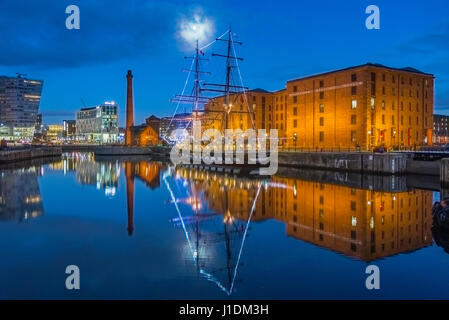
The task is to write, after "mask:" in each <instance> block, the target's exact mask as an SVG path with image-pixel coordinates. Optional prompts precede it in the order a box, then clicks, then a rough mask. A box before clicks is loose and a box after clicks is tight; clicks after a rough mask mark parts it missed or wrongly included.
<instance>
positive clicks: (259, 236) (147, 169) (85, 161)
mask: <svg viewBox="0 0 449 320" xmlns="http://www.w3.org/2000/svg"><path fill="white" fill-rule="evenodd" d="M128 160H130V161H128V162H123V161H122V160H119V159H103V160H101V161H98V162H95V161H94V160H93V157H92V155H89V154H70V155H65V156H64V160H63V161H56V162H51V163H47V164H40V163H30V164H25V165H24V166H23V167H20V166H15V167H10V168H7V169H1V170H0V298H2V299H13V298H14V299H15V298H32V299H36V298H37V299H46V298H58V299H59V298H62V299H74V298H75V299H78V298H88V299H90V298H101V299H103V298H119V299H131V298H139V299H228V298H233V299H265V298H269V299H302V298H313V299H314V298H339V299H341V298H343V299H346V298H356V299H357V298H364V299H365V298H368V299H378V298H401V299H402V298H405V299H408V298H424V299H427V298H446V299H447V298H449V255H448V254H447V253H446V252H445V249H444V245H445V244H446V247H449V240H446V239H449V235H448V236H446V234H445V233H444V232H443V233H442V232H440V231H439V230H433V229H432V216H431V207H432V203H433V201H434V200H435V199H436V198H438V197H439V194H438V193H435V192H433V191H432V190H419V189H413V188H411V187H410V186H408V184H407V180H406V179H405V178H373V177H360V176H353V175H352V176H351V175H345V174H337V173H329V172H327V173H326V172H325V173H323V172H321V173H315V172H311V171H300V172H284V173H283V174H280V175H279V176H276V177H273V178H272V179H268V180H256V179H245V178H231V177H226V176H224V175H221V174H215V173H205V172H201V171H197V170H187V169H179V170H174V169H173V168H171V167H170V166H168V165H167V164H163V163H156V162H148V161H145V160H142V159H128ZM435 240H436V241H437V242H438V243H439V244H440V245H437V244H436V243H435ZM446 250H447V249H446ZM68 265H76V266H78V267H79V269H80V280H81V281H80V285H81V289H80V290H71V291H70V290H67V289H66V286H65V281H66V277H67V276H68V275H67V274H66V273H65V270H66V267H67V266H68ZM369 265H376V266H378V267H379V269H380V289H379V290H367V288H366V286H365V280H366V278H367V276H368V275H367V274H366V273H365V269H366V268H367V266H369Z"/></svg>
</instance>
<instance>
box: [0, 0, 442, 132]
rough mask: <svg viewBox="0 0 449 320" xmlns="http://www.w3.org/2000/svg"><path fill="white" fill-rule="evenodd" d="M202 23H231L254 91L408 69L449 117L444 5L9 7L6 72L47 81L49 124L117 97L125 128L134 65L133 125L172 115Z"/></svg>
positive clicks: (1, 16)
mask: <svg viewBox="0 0 449 320" xmlns="http://www.w3.org/2000/svg"><path fill="white" fill-rule="evenodd" d="M71 4H75V5H78V6H79V8H80V13H81V14H80V16H81V28H80V30H68V29H66V27H65V20H66V18H67V16H68V15H67V14H66V13H65V8H66V7H67V6H68V5H71ZM371 4H374V5H377V6H378V7H379V8H380V27H381V28H380V30H367V29H366V27H365V19H366V17H367V16H368V15H367V14H366V13H365V8H366V7H367V6H368V5H371ZM195 17H197V18H198V19H199V20H198V21H199V26H200V27H203V28H205V29H204V30H203V31H204V32H203V33H202V34H201V35H202V37H201V38H202V39H201V42H202V43H200V45H201V44H206V43H208V42H209V41H210V40H213V39H214V38H215V37H216V36H219V35H221V34H222V33H223V32H225V31H226V30H227V28H228V26H229V25H230V24H231V25H232V29H233V31H234V32H235V33H236V34H237V36H238V40H239V41H242V42H243V43H244V44H243V46H241V47H239V48H237V49H238V50H239V51H238V54H239V55H240V56H242V57H244V58H245V60H244V61H243V62H242V63H241V64H240V67H241V72H242V76H243V80H244V83H245V85H246V86H248V87H250V88H263V89H266V90H278V89H282V88H283V87H284V86H285V82H286V81H287V80H289V79H292V78H297V77H301V76H306V75H310V74H315V73H320V72H325V71H330V70H334V69H339V68H345V67H349V66H353V65H358V64H364V63H366V62H373V63H380V64H384V65H387V66H391V67H398V68H400V67H407V66H409V67H414V68H416V69H419V70H421V71H423V72H426V73H432V74H434V75H435V77H436V81H435V95H436V96H435V112H437V113H444V114H449V3H448V1H447V0H426V1H421V0H420V1H417V0H409V1H405V0H394V1H392V0H374V1H362V0H345V1H335V0H323V1H315V2H314V1H298V0H296V1H282V0H278V1H261V0H259V1H252V0H251V1H234V0H226V1H224V0H214V1H211V0H209V1H196V2H190V1H176V0H174V1H151V0H126V1H123V0H95V1H91V0H82V1H76V0H70V1H65V0H64V1H63V0H58V1H55V0H40V1H31V0H27V1H26V0H0V43H1V46H0V75H8V76H15V73H16V72H20V73H25V74H27V75H28V77H29V78H33V79H42V80H44V89H43V93H42V101H41V106H40V111H41V112H42V113H43V114H44V123H46V124H51V123H58V122H60V121H61V120H62V119H74V118H75V111H76V110H78V109H80V108H81V107H82V106H83V104H82V102H81V99H82V100H84V102H85V103H86V105H88V106H94V105H98V104H100V103H102V102H104V101H106V100H114V101H116V102H117V103H118V104H119V105H120V124H121V125H123V123H124V109H125V99H126V78H125V75H126V71H127V70H128V69H132V70H133V73H134V97H135V119H136V121H135V122H136V124H139V123H142V122H144V119H145V118H146V117H148V116H150V115H151V114H155V115H157V116H168V115H172V114H173V112H174V110H175V105H174V104H171V103H170V102H169V100H170V99H171V98H172V97H173V96H174V95H175V94H177V93H180V91H181V90H182V88H183V86H184V82H185V79H186V73H185V72H182V69H183V68H188V67H189V62H188V61H186V60H185V59H184V56H185V55H188V53H189V51H190V50H191V47H190V44H191V43H193V42H194V39H191V36H189V34H187V35H186V32H187V33H188V31H189V30H186V29H185V28H186V26H187V28H188V27H189V23H191V22H192V21H193V22H194V21H195ZM182 31H184V32H182ZM186 38H188V39H186ZM186 40H191V41H187V42H186ZM209 53H210V52H207V51H206V55H208V54H209ZM210 63H212V62H210ZM219 63H222V62H219ZM210 69H211V70H209V71H213V72H214V71H216V70H218V69H217V68H215V67H212V65H211V67H210Z"/></svg>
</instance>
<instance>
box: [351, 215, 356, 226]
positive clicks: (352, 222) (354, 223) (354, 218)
mask: <svg viewBox="0 0 449 320" xmlns="http://www.w3.org/2000/svg"><path fill="white" fill-rule="evenodd" d="M351 225H352V226H353V227H356V226H357V217H356V216H352V217H351Z"/></svg>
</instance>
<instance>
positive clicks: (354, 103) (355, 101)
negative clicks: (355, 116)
mask: <svg viewBox="0 0 449 320" xmlns="http://www.w3.org/2000/svg"><path fill="white" fill-rule="evenodd" d="M351 109H352V110H355V109H357V100H352V102H351Z"/></svg>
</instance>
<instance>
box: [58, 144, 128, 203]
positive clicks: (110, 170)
mask: <svg viewBox="0 0 449 320" xmlns="http://www.w3.org/2000/svg"><path fill="white" fill-rule="evenodd" d="M50 168H51V169H52V170H60V171H64V174H66V173H67V172H70V171H74V172H76V180H77V181H78V182H79V183H80V184H83V185H92V186H96V188H97V189H98V190H104V193H105V195H106V196H109V197H114V196H115V194H116V192H117V187H118V179H119V177H120V170H121V165H120V162H119V160H118V159H117V158H116V159H108V160H107V161H96V160H95V157H94V154H93V153H76V152H75V153H67V154H64V155H63V159H62V161H59V162H55V163H53V164H51V165H50Z"/></svg>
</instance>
